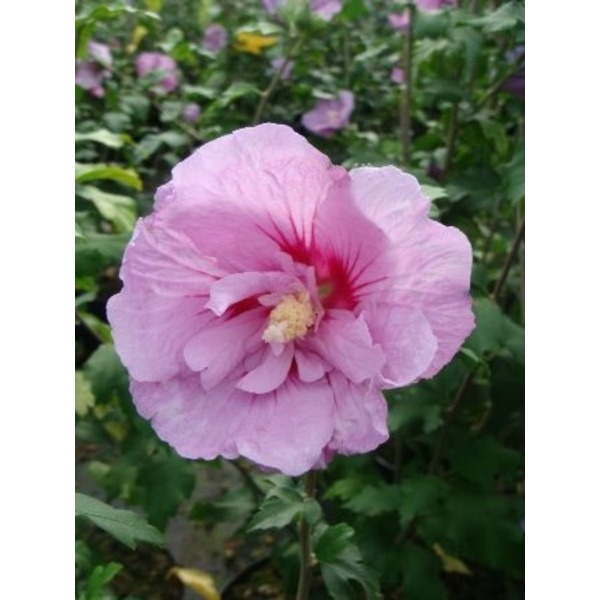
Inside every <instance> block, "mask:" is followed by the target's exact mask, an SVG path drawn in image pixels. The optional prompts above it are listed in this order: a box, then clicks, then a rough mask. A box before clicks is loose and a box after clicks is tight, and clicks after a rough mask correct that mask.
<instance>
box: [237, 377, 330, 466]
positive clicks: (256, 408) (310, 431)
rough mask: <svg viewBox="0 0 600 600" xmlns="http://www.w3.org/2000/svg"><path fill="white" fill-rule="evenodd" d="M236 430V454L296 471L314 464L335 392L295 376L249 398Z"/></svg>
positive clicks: (327, 434) (327, 435) (325, 436)
mask: <svg viewBox="0 0 600 600" xmlns="http://www.w3.org/2000/svg"><path fill="white" fill-rule="evenodd" d="M247 402H248V406H249V411H248V414H247V416H246V417H245V419H244V424H243V427H242V428H241V429H240V430H239V432H238V435H237V446H238V450H239V452H240V454H242V455H243V456H246V457H247V458H249V459H250V460H253V461H255V462H257V463H258V464H260V465H263V466H265V467H268V468H271V469H277V470H278V471H281V472H282V473H285V474H286V475H290V476H297V475H301V474H302V473H305V472H306V471H309V470H310V469H312V468H313V467H314V466H315V465H316V464H317V463H318V461H319V460H320V457H321V454H322V451H323V448H324V447H325V445H326V444H327V443H328V442H329V440H330V439H331V435H332V433H333V394H332V391H331V388H330V386H329V385H328V384H327V383H326V382H325V381H321V382H317V383H310V384H307V383H300V382H298V381H295V380H294V379H293V378H288V380H287V381H286V382H285V383H284V384H283V385H282V386H281V387H279V388H278V389H277V390H275V391H274V392H271V393H270V394H264V395H260V396H253V397H249V398H248V400H247Z"/></svg>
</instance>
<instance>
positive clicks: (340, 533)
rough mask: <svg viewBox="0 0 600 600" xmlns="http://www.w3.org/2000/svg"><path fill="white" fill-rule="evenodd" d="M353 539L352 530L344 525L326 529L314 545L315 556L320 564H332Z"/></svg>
mask: <svg viewBox="0 0 600 600" xmlns="http://www.w3.org/2000/svg"><path fill="white" fill-rule="evenodd" d="M353 537H354V529H352V527H350V526H349V525H347V524H346V523H338V524H337V525H333V526H331V527H328V528H327V529H326V530H325V532H324V533H323V534H321V536H320V537H319V539H318V541H317V543H316V544H315V554H316V556H317V558H318V559H319V560H320V561H321V562H332V561H333V560H335V559H336V558H337V557H338V556H339V555H340V554H341V553H342V552H343V550H344V549H345V548H346V546H347V545H348V542H349V541H350V540H351V539H352V538H353Z"/></svg>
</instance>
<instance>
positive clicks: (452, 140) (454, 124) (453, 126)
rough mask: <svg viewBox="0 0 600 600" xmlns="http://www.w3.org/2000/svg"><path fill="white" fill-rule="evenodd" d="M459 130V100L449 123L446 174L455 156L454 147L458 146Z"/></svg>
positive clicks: (453, 107) (445, 163)
mask: <svg viewBox="0 0 600 600" xmlns="http://www.w3.org/2000/svg"><path fill="white" fill-rule="evenodd" d="M457 132H458V102H454V104H453V105H452V110H451V111H450V123H449V124H448V139H447V141H446V158H445V159H444V175H446V174H447V173H448V169H450V165H451V164H452V159H453V158H454V148H455V147H456V134H457Z"/></svg>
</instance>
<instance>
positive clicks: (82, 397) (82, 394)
mask: <svg viewBox="0 0 600 600" xmlns="http://www.w3.org/2000/svg"><path fill="white" fill-rule="evenodd" d="M94 401H95V398H94V393H93V392H92V386H91V384H90V382H89V381H88V380H87V378H86V376H85V374H84V373H83V372H81V371H75V412H76V413H77V414H78V415H79V416H80V417H85V415H87V413H88V411H89V410H90V408H91V407H92V406H94Z"/></svg>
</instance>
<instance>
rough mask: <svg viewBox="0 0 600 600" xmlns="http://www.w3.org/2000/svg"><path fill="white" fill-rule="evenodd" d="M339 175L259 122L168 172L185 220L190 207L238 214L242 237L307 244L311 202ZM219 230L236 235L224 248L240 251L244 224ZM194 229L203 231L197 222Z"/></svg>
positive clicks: (280, 130) (289, 134) (290, 134)
mask: <svg viewBox="0 0 600 600" xmlns="http://www.w3.org/2000/svg"><path fill="white" fill-rule="evenodd" d="M198 173H202V177H198ZM344 174H345V171H344V169H342V168H340V167H333V166H332V165H331V162H330V161H329V159H328V158H327V157H326V156H325V155H324V154H321V153H320V152H319V151H318V150H317V149H316V148H314V147H313V146H311V145H310V144H309V143H308V142H307V141H306V140H305V139H304V138H303V137H302V136H300V135H298V134H297V133H295V132H294V130H293V129H291V128H290V127H287V126H285V125H275V124H273V123H265V124H263V125H261V126H260V127H249V128H245V129H239V130H237V131H236V132H235V133H233V134H230V135H226V136H223V137H221V138H219V139H217V140H213V141H211V142H209V143H207V144H204V145H203V146H201V147H200V148H199V149H198V150H196V152H195V153H194V154H192V156H190V157H189V158H188V159H186V160H184V161H183V162H181V163H179V164H178V165H177V166H176V167H175V168H174V169H173V184H174V186H175V188H176V190H177V197H178V203H179V204H180V208H181V209H182V210H183V211H184V214H185V215H187V218H188V219H189V218H190V213H189V210H190V207H197V208H199V207H207V206H208V207H210V208H211V210H212V209H219V208H221V209H223V211H224V212H225V213H227V214H235V213H236V211H237V213H238V214H239V213H240V212H241V214H243V222H244V228H245V230H246V236H250V237H251V236H258V235H260V236H261V237H262V238H264V237H268V238H271V239H272V240H274V241H276V242H277V244H279V245H280V246H281V247H287V246H290V247H296V246H298V245H301V246H303V247H308V246H310V244H311V240H312V224H313V220H314V215H315V211H316V209H317V206H318V204H319V203H320V202H322V201H323V200H324V198H325V197H326V195H327V191H328V189H329V187H330V185H331V184H332V183H333V182H334V181H335V180H336V179H338V178H339V177H342V176H344ZM222 228H223V229H224V230H229V231H230V232H233V235H234V237H233V238H232V239H231V244H232V245H231V246H229V247H228V248H226V250H227V251H228V252H230V253H231V250H232V248H238V249H239V248H244V252H245V251H246V247H245V244H244V243H242V242H240V240H239V239H236V237H235V236H237V235H239V234H240V233H242V232H243V231H244V228H241V227H240V228H238V227H235V223H233V224H232V223H231V222H227V221H226V222H225V223H222ZM198 231H199V232H200V233H201V236H202V237H205V236H207V235H208V234H207V232H206V230H205V227H204V223H203V222H200V223H199V224H198ZM209 233H210V232H209ZM234 254H243V253H239V252H237V253H234ZM246 270H248V269H246ZM251 270H256V269H251Z"/></svg>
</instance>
